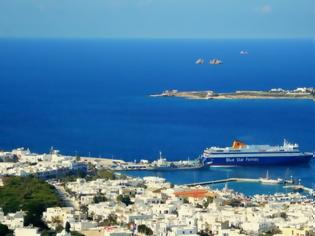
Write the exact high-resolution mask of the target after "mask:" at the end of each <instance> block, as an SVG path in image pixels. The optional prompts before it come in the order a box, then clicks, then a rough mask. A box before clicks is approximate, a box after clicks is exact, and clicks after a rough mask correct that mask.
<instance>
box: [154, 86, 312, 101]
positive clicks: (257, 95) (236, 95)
mask: <svg viewBox="0 0 315 236" xmlns="http://www.w3.org/2000/svg"><path fill="white" fill-rule="evenodd" d="M150 96H151V97H179V98H186V99H203V100H208V99H221V100H224V99H311V100H313V101H315V89H314V88H305V87H304V88H296V89H294V90H284V89H281V88H277V89H271V90H269V91H268V90H266V91H263V90H261V91H259V90H258V91H255V90H239V91H235V92H227V93H219V92H214V91H212V90H204V91H178V90H165V91H164V92H162V93H160V94H153V95H150Z"/></svg>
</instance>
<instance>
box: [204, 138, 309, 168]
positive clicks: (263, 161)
mask: <svg viewBox="0 0 315 236" xmlns="http://www.w3.org/2000/svg"><path fill="white" fill-rule="evenodd" d="M313 157H314V154H313V153H311V152H301V151H300V150H299V146H298V144H291V143H289V142H287V141H286V140H284V143H283V145H282V146H270V145H246V144H245V143H243V142H241V141H234V142H233V145H232V147H225V148H220V147H211V148H207V149H205V150H204V153H203V154H202V156H201V161H202V162H203V164H204V165H207V166H260V165H264V166H266V165H294V164H299V163H308V162H309V161H310V160H311V159H312V158H313Z"/></svg>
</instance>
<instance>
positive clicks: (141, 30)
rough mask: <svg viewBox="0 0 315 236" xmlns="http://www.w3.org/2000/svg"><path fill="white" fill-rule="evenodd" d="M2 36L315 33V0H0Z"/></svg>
mask: <svg viewBox="0 0 315 236" xmlns="http://www.w3.org/2000/svg"><path fill="white" fill-rule="evenodd" d="M0 37H49V38H50V37H54V38H55V37H57V38H81V37H82V38H86V37H89V38H98V37H102V38H103V37H107V38H297V37H306V38H310V37H312V38H314V37H315V0H269V1H267V0H265V1H263V0H0Z"/></svg>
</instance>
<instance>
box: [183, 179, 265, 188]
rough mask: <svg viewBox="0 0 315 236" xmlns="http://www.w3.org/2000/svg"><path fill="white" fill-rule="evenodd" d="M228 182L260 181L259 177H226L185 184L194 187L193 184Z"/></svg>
mask: <svg viewBox="0 0 315 236" xmlns="http://www.w3.org/2000/svg"><path fill="white" fill-rule="evenodd" d="M229 182H251V183H259V182H260V179H249V178H227V179H219V180H209V181H203V182H196V183H191V184H186V186H188V187H194V186H203V185H212V184H221V183H229Z"/></svg>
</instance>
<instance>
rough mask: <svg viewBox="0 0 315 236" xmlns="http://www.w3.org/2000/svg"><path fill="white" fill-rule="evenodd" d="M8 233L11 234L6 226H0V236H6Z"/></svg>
mask: <svg viewBox="0 0 315 236" xmlns="http://www.w3.org/2000/svg"><path fill="white" fill-rule="evenodd" d="M9 233H12V231H10V230H9V228H8V226H6V225H3V224H0V235H3V236H5V235H7V234H9Z"/></svg>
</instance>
